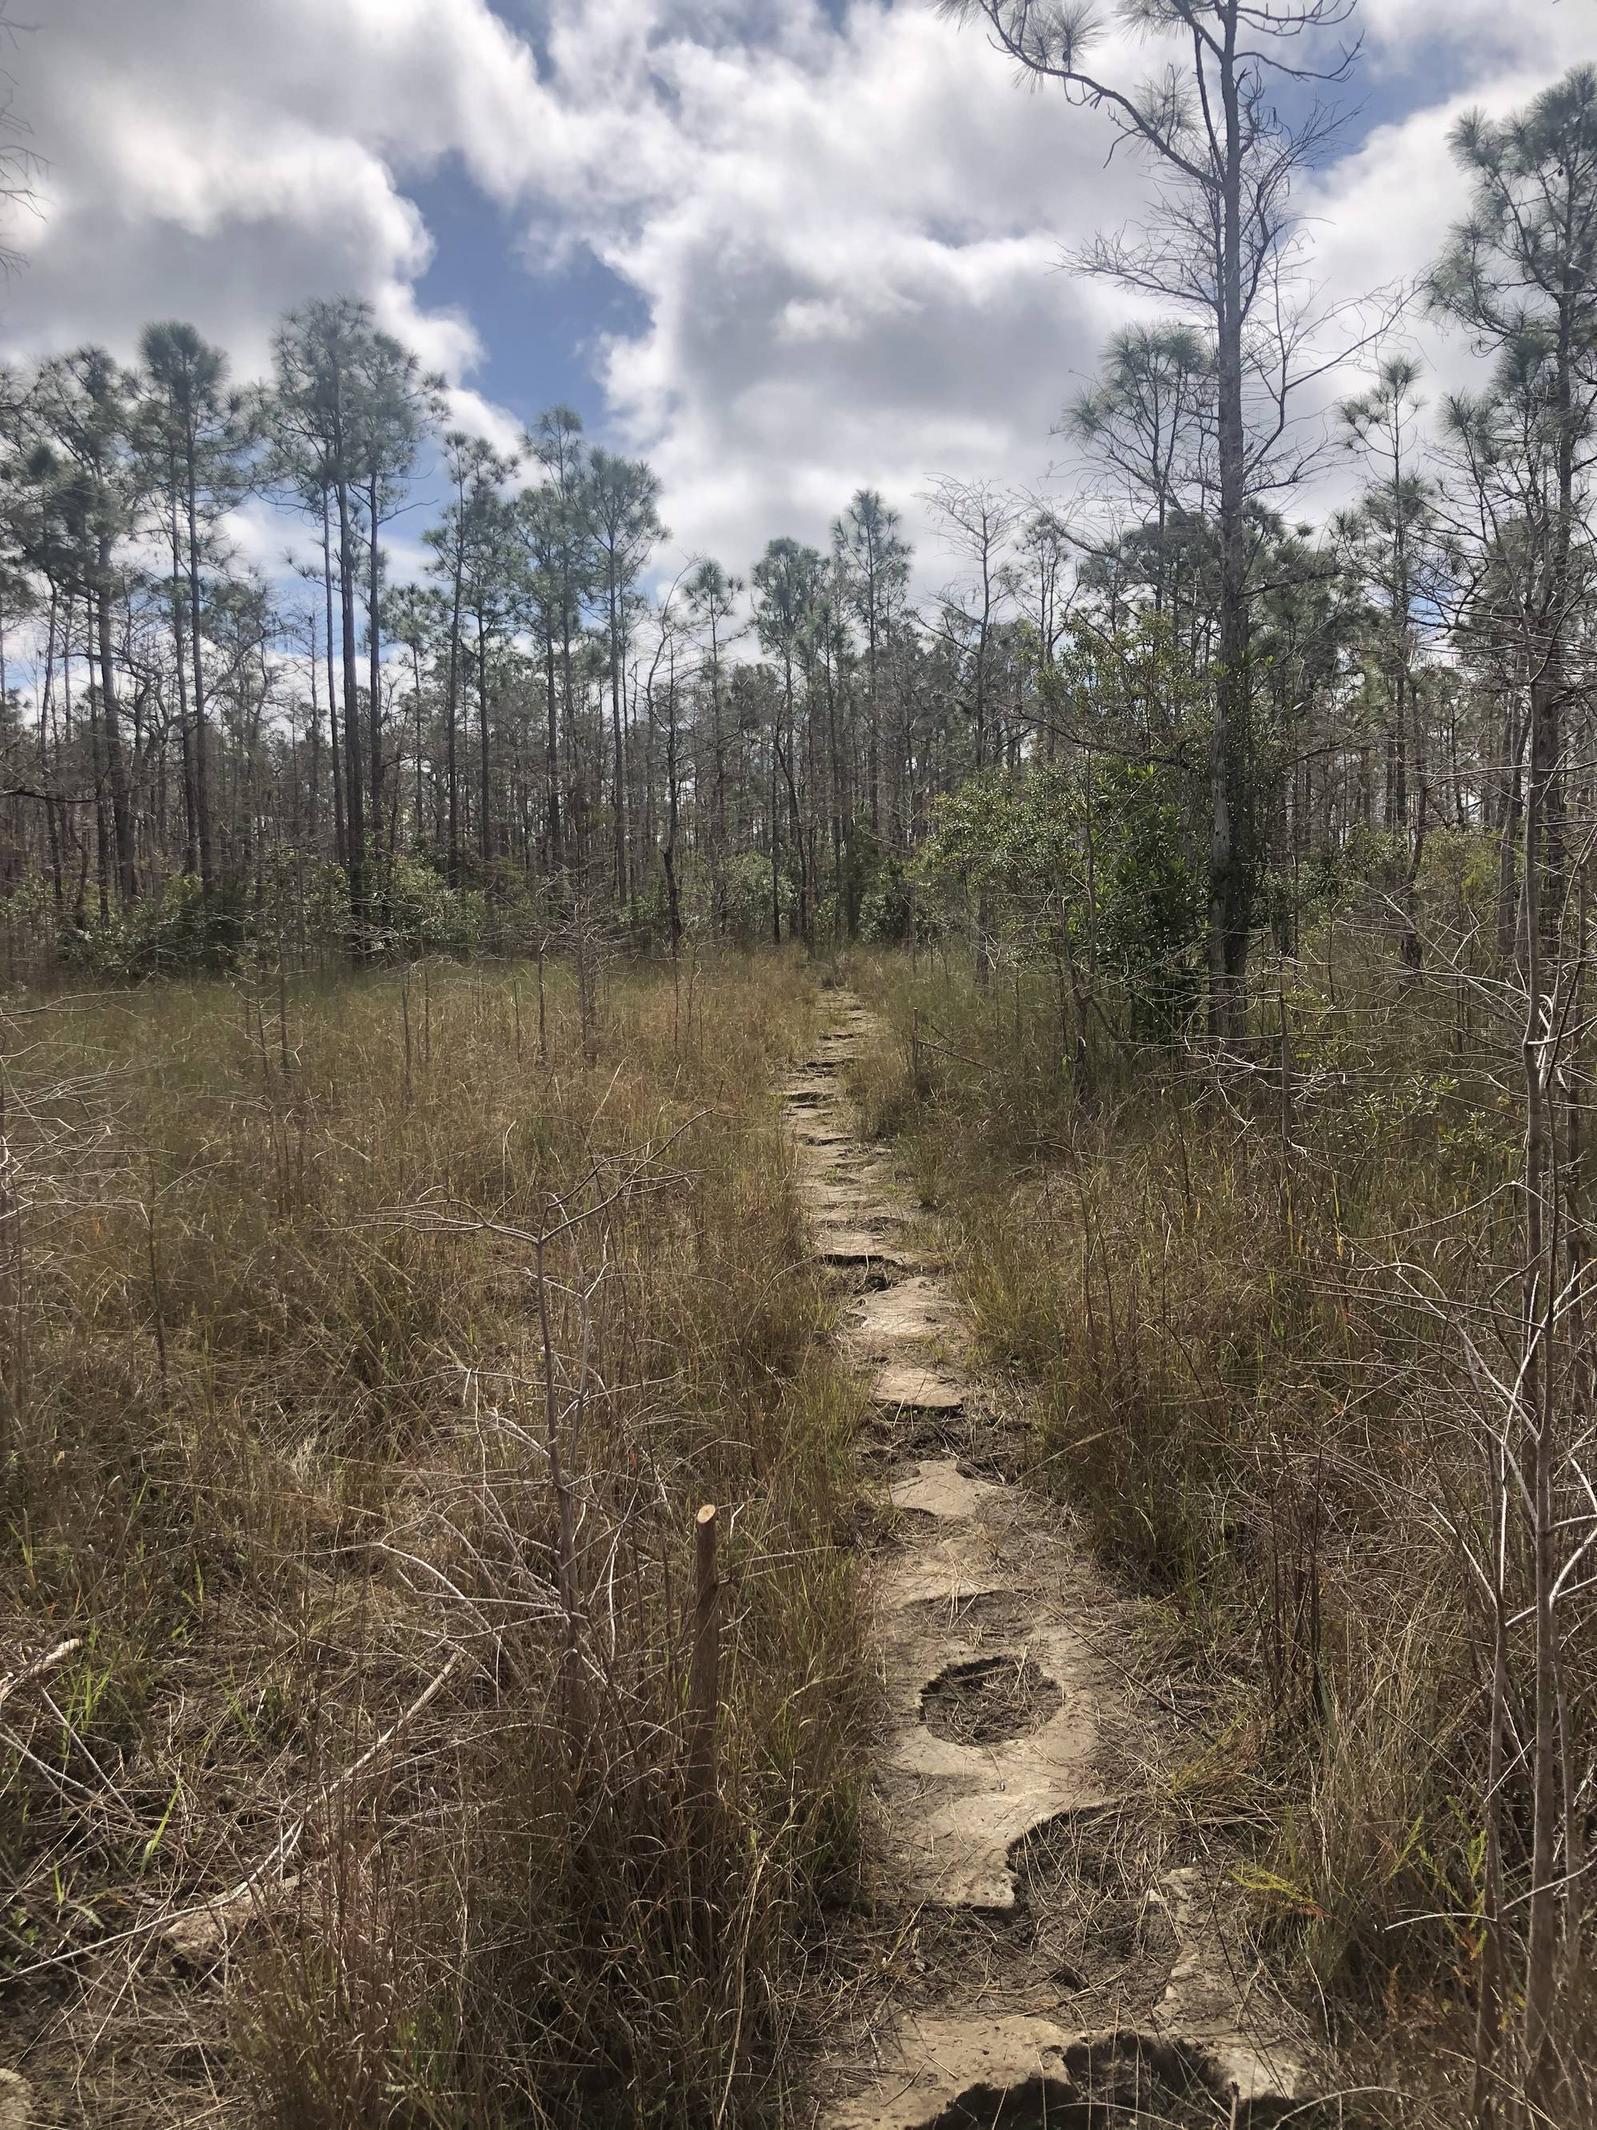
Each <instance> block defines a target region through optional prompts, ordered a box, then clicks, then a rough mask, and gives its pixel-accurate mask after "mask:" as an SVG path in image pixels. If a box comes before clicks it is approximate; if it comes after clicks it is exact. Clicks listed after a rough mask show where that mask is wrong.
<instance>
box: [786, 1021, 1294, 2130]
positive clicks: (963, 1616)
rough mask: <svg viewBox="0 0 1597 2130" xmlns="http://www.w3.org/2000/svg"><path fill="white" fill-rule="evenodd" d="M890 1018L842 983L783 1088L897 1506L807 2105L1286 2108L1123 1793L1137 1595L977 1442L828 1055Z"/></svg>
mask: <svg viewBox="0 0 1597 2130" xmlns="http://www.w3.org/2000/svg"><path fill="white" fill-rule="evenodd" d="M879 1033H880V1029H879V1024H878V1023H877V1022H875V1020H874V1019H873V1017H872V1016H871V1015H870V1014H868V1013H867V1012H866V1011H865V1009H864V1008H863V1007H861V1005H860V1004H859V1002H858V1001H857V1000H855V999H853V998H850V997H848V996H846V995H844V996H841V997H840V999H839V1002H838V1006H837V1011H836V1014H835V1017H834V1020H833V1024H832V1026H831V1027H830V1028H829V1029H828V1031H827V1032H826V1033H825V1034H824V1035H823V1036H822V1037H821V1038H820V1040H819V1043H818V1045H817V1048H816V1052H815V1055H814V1057H813V1058H812V1059H811V1060H810V1061H809V1062H808V1063H806V1064H805V1065H803V1066H801V1067H800V1068H799V1069H798V1071H797V1072H796V1073H795V1074H794V1075H793V1077H792V1078H791V1080H790V1081H788V1083H787V1084H786V1085H785V1086H784V1089H783V1100H784V1109H785V1117H786V1123H787V1129H788V1132H789V1134H790V1136H791V1139H792V1142H793V1145H794V1147H795V1150H796V1157H797V1162H798V1169H799V1178H800V1186H801V1190H802V1193H803V1198H804V1202H805V1206H806V1209H807V1213H808V1217H809V1221H810V1228H811V1234H812V1237H813V1242H814V1247H815V1251H816V1254H817V1256H818V1257H819V1258H821V1259H822V1260H823V1261H824V1262H825V1263H826V1264H827V1265H828V1266H829V1267H831V1268H832V1270H833V1271H834V1273H835V1275H836V1276H837V1277H838V1278H839V1279H840V1280H843V1281H845V1282H846V1283H847V1285H848V1287H849V1289H850V1290H851V1292H852V1296H853V1298H852V1300H851V1301H850V1303H849V1305H848V1307H847V1310H846V1313H845V1317H844V1328H843V1337H844V1340H845V1343H846V1347H847V1350H848V1353H849V1354H850V1356H851V1358H852V1359H853V1360H854V1361H856V1362H857V1364H858V1365H859V1367H860V1369H861V1370H862V1371H863V1372H866V1373H868V1374H869V1376H870V1379H871V1386H872V1388H871V1402H872V1413H873V1424H872V1436H873V1447H872V1450H871V1452H870V1454H871V1455H872V1457H873V1459H875V1460H877V1461H879V1463H880V1465H881V1467H882V1476H883V1479H884V1482H885V1487H886V1491H887V1494H888V1497H889V1499H890V1502H891V1506H892V1511H893V1513H892V1515H891V1518H890V1535H889V1536H888V1538H887V1539H886V1540H885V1541H884V1542H883V1544H882V1545H881V1546H880V1547H879V1548H878V1549H877V1551H876V1553H875V1554H874V1556H873V1560H872V1565H871V1569H870V1581H871V1596H872V1605H873V1615H874V1620H875V1627H876V1638H877V1645H878V1651H879V1658H880V1663H881V1667H882V1678H883V1684H884V1688H885V1693H884V1703H885V1709H886V1731H885V1735H884V1737H883V1739H882V1741H881V1745H880V1750H879V1756H878V1761H877V1765H876V1768H875V1771H874V1783H873V1795H874V1804H875V1813H874V1822H873V1840H874V1852H875V1853H874V1856H873V1859H872V1862H873V1871H874V1877H875V1881H876V1886H877V1902H878V1909H879V1911H880V1915H879V1920H881V1921H882V1922H883V1924H884V1933H883V1938H884V1947H885V1948H886V1949H885V1951H884V1954H883V1956H882V1957H881V1958H880V1959H878V1960H877V1961H876V1963H875V1964H876V1967H877V1969H878V1970H879V1976H878V1978H877V1979H875V1980H869V1981H867V1982H866V1983H865V1984H864V1985H862V1988H861V1990H860V1992H859V1998H860V2003H859V2007H858V2010H857V2013H856V2016H855V2017H854V2018H853V2019H852V2020H851V2021H849V2022H847V2023H846V2025H847V2031H845V2032H843V2033H842V2034H840V2035H839V2037H838V2038H837V2040H836V2041H835V2042H834V2044H833V2048H832V2051H831V2053H830V2055H829V2058H828V2060H827V2061H826V2062H825V2063H824V2064H823V2066H822V2067H821V2077H820V2081H819V2085H820V2093H821V2098H820V2105H819V2113H818V2118H817V2119H818V2122H819V2124H820V2125H821V2126H822V2130H975V2126H977V2125H980V2126H981V2130H997V2126H1003V2130H1031V2126H1033V2125H1038V2126H1040V2125H1044V2124H1046V2125H1049V2126H1051V2130H1067V2126H1070V2125H1075V2124H1078V2123H1080V2124H1086V2123H1088V2122H1089V2121H1090V2122H1091V2123H1092V2124H1093V2125H1094V2126H1095V2130H1098V2126H1107V2125H1111V2124H1115V2123H1129V2122H1131V2121H1133V2120H1135V2121H1138V2122H1144V2123H1148V2124H1150V2125H1151V2124H1154V2123H1170V2124H1180V2125H1186V2124H1198V2123H1216V2122H1218V2123H1221V2124H1225V2123H1231V2124H1236V2123H1242V2122H1249V2123H1253V2124H1259V2123H1264V2122H1269V2121H1273V2120H1276V2119H1278V2118H1279V2116H1280V2115H1281V2114H1282V2113H1284V2112H1286V2110H1287V2109H1288V2108H1289V2106H1290V2105H1291V2103H1292V2102H1293V2100H1294V2099H1295V2098H1296V2096H1297V2095H1298V2093H1299V2090H1300V2088H1301V2087H1302V2086H1303V2084H1304V2081H1305V2072H1304V2067H1303V2061H1302V2058H1301V2055H1300V2053H1299V2052H1298V2051H1297V2050H1296V2049H1295V2048H1294V2047H1293V2046H1292V2045H1291V2044H1290V2043H1289V2042H1288V2041H1287V2040H1286V2039H1285V2035H1286V2032H1287V2029H1288V2022H1287V2021H1286V2019H1285V2016H1284V2014H1282V2013H1281V2011H1280V2008H1279V2006H1276V2005H1274V2004H1273V2003H1272V2004H1271V2006H1270V2009H1269V2011H1268V2012H1266V2011H1265V2010H1264V2009H1263V2008H1262V2006H1260V2007H1254V2006H1252V2005H1250V2003H1249V2001H1248V2000H1249V1999H1250V1998H1251V1997H1253V1996H1255V1995H1257V1996H1259V1997H1261V1998H1266V1999H1267V1993H1266V1992H1263V1991H1256V1990H1255V1989H1254V1987H1253V1984H1254V1983H1256V1982H1257V1981H1258V1978H1257V1977H1254V1978H1252V1981H1251V1982H1250V1978H1249V1976H1248V1974H1247V1973H1246V1972H1235V1971H1234V1970H1233V1966H1232V1962H1231V1960H1230V1959H1229V1958H1228V1956H1227V1952H1226V1947H1225V1944H1224V1943H1223V1941H1222V1934H1221V1933H1220V1932H1219V1931H1218V1930H1217V1929H1216V1927H1215V1925H1214V1923H1213V1919H1212V1910H1213V1902H1212V1900H1211V1898H1210V1896H1209V1894H1208V1892H1207V1889H1206V1886H1205V1883H1204V1881H1203V1879H1202V1876H1201V1874H1200V1873H1199V1872H1198V1871H1197V1870H1196V1869H1194V1868H1191V1867H1188V1868H1186V1869H1178V1868H1170V1867H1169V1865H1168V1863H1167V1862H1165V1863H1149V1864H1148V1865H1147V1866H1146V1868H1147V1870H1148V1872H1149V1873H1150V1874H1151V1875H1150V1876H1147V1877H1141V1876H1139V1873H1140V1871H1141V1870H1142V1868H1143V1864H1142V1860H1143V1859H1144V1858H1145V1857H1146V1856H1147V1855H1148V1851H1147V1849H1146V1848H1145V1847H1144V1846H1143V1845H1140V1844H1139V1842H1138V1840H1137V1838H1136V1829H1135V1827H1134V1826H1133V1827H1131V1828H1130V1829H1129V1830H1128V1828H1127V1825H1126V1820H1127V1817H1128V1815H1130V1816H1132V1817H1134V1814H1135V1807H1134V1803H1133V1802H1132V1801H1131V1798H1130V1795H1129V1792H1128V1795H1127V1799H1126V1802H1125V1804H1124V1806H1122V1804H1121V1802H1120V1799H1119V1791H1120V1790H1121V1788H1123V1787H1125V1786H1126V1778H1127V1771H1128V1770H1130V1769H1132V1768H1133V1767H1134V1766H1135V1765H1136V1762H1137V1759H1138V1752H1137V1741H1138V1734H1139V1728H1140V1729H1141V1731H1142V1732H1143V1733H1144V1734H1146V1731H1147V1727H1148V1723H1149V1720H1150V1719H1149V1718H1148V1716H1147V1714H1146V1712H1145V1710H1144V1708H1143V1705H1142V1704H1141V1703H1140V1702H1139V1700H1138V1699H1137V1697H1136V1696H1135V1693H1134V1690H1133V1689H1132V1688H1131V1687H1129V1686H1128V1685H1127V1684H1126V1683H1125V1682H1126V1680H1127V1679H1128V1678H1130V1677H1131V1676H1132V1675H1133V1673H1134V1670H1135V1666H1134V1662H1133V1657H1134V1652H1133V1651H1132V1649H1131V1648H1130V1645H1129V1643H1128V1640H1127V1635H1128V1630H1127V1626H1126V1622H1125V1609H1124V1607H1123V1606H1121V1605H1120V1604H1119V1603H1118V1602H1117V1600H1116V1599H1115V1598H1114V1597H1113V1595H1112V1594H1111V1593H1109V1592H1108V1591H1107V1590H1106V1589H1105V1588H1104V1587H1103V1585H1102V1584H1101V1583H1100V1582H1099V1580H1098V1579H1097V1577H1096V1576H1095V1574H1094V1571H1093V1570H1092V1569H1091V1567H1090V1566H1089V1564H1088V1563H1087V1561H1086V1560H1085V1559H1084V1558H1083V1556H1082V1554H1081V1553H1080V1551H1079V1549H1077V1548H1076V1547H1074V1546H1073V1545H1072V1544H1071V1543H1070V1541H1069V1540H1068V1538H1067V1537H1066V1536H1065V1535H1064V1533H1063V1529H1062V1526H1063V1523H1064V1519H1063V1517H1062V1516H1061V1513H1060V1511H1059V1509H1058V1507H1057V1506H1052V1507H1051V1506H1049V1505H1048V1504H1047V1503H1045V1502H1044V1501H1042V1500H1041V1499H1040V1498H1039V1497H1037V1496H1036V1495H1034V1494H1032V1493H1030V1492H1029V1491H1028V1490H1027V1489H1026V1488H1025V1487H1023V1486H1020V1485H1017V1484H1014V1483H1012V1482H1010V1481H1008V1480H1006V1479H1005V1478H1004V1477H1003V1459H1002V1458H1001V1457H999V1458H997V1459H994V1458H993V1457H992V1455H991V1454H990V1445H991V1443H992V1441H993V1439H994V1427H993V1422H992V1419H991V1416H990V1415H989V1414H987V1413H986V1412H985V1411H984V1410H983V1406H982V1400H981V1393H980V1387H979V1384H978V1382H977V1380H976V1379H975V1377H974V1376H973V1373H972V1371H971V1368H970V1365H969V1362H968V1358H967V1352H966V1345H967V1342H966V1338H965V1335H964V1329H963V1326H962V1324H961V1319H960V1312H959V1308H958V1305H957V1303H956V1301H955V1298H954V1294H953V1291H952V1288H951V1287H950V1285H949V1283H948V1281H947V1280H946V1279H945V1277H944V1276H943V1274H942V1272H941V1271H940V1270H939V1268H938V1266H937V1264H936V1263H935V1261H934V1260H933V1259H932V1258H931V1256H930V1255H929V1254H928V1252H927V1250H926V1248H925V1247H924V1246H923V1244H922V1243H921V1241H920V1240H919V1238H918V1236H917V1224H916V1221H915V1219H914V1216H913V1211H912V1208H911V1205H910V1202H909V1199H908V1197H907V1195H906V1193H905V1192H904V1190H903V1189H902V1187H901V1186H900V1185H899V1184H898V1183H897V1181H896V1180H895V1178H894V1176H893V1174H892V1171H891V1169H890V1167H889V1166H888V1164H887V1162H886V1161H885V1160H884V1159H882V1158H880V1157H879V1156H878V1155H876V1154H875V1153H873V1152H872V1151H871V1150H869V1149H867V1148H866V1146H865V1145H864V1144H863V1143H862V1141H861V1139H860V1137H859V1135H858V1131H857V1127H856V1124H855V1121H854V1118H853V1113H852V1109H851V1106H850V1104H849V1101H848V1099H847V1094H846V1090H845V1085H844V1071H845V1068H846V1066H847V1063H848V1061H849V1060H850V1059H851V1058H854V1057H857V1056H859V1055H861V1054H862V1053H863V1051H864V1049H865V1047H866V1046H867V1045H868V1044H869V1043H870V1042H871V1041H872V1039H873V1037H876V1036H878V1035H879ZM984 1443H986V1444H987V1445H988V1451H987V1453H986V1454H984V1450H983V1444H984ZM1144 1742H1145V1743H1146V1738H1145V1740H1144ZM1144 1757H1146V1756H1144ZM1144 2111H1145V2112H1144ZM1305 2119H1306V2118H1304V2117H1301V2116H1297V2115H1295V2116H1294V2120H1295V2121H1302V2120H1305Z"/></svg>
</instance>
